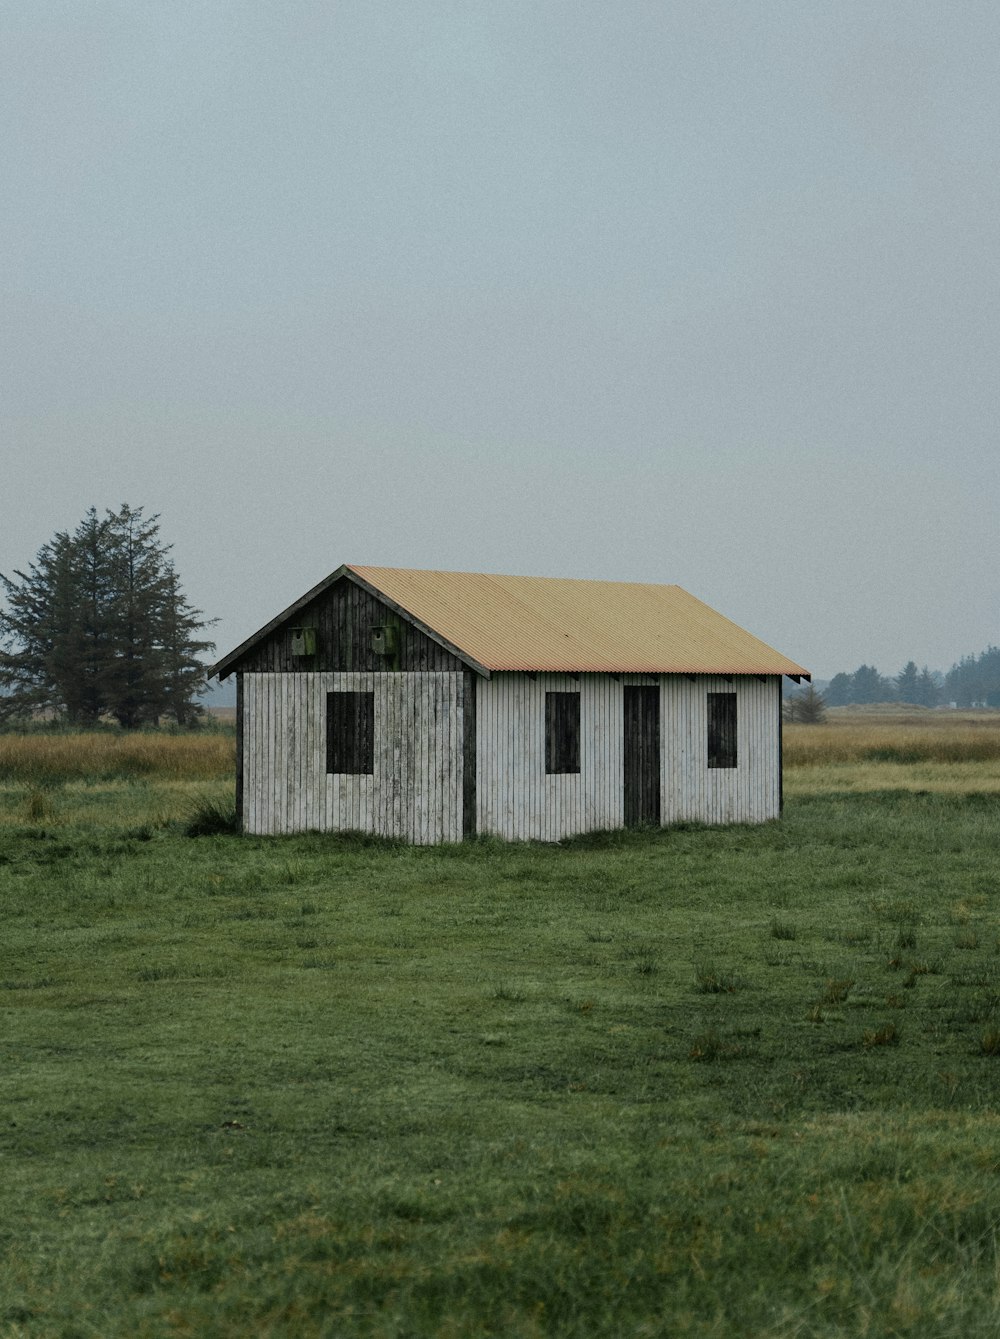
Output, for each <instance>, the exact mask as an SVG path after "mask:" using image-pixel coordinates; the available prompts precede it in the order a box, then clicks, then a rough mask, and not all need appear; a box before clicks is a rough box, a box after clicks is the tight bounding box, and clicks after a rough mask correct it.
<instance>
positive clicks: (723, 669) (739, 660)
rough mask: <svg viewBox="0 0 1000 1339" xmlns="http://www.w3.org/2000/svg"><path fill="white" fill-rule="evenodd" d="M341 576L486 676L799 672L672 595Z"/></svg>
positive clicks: (578, 585)
mask: <svg viewBox="0 0 1000 1339" xmlns="http://www.w3.org/2000/svg"><path fill="white" fill-rule="evenodd" d="M347 571H349V572H351V573H353V574H354V575H355V576H357V577H358V578H359V579H360V580H361V581H362V582H363V583H365V585H367V586H369V587H370V588H371V589H373V590H374V591H375V592H376V593H379V594H382V595H383V596H385V597H386V598H387V599H389V600H390V601H392V603H393V604H395V605H397V606H399V608H400V609H402V610H404V611H405V612H406V613H408V614H410V615H411V616H412V617H413V618H415V619H417V620H418V621H419V622H420V623H422V624H424V625H425V627H427V628H428V629H429V630H430V631H431V632H432V633H436V634H437V635H438V637H439V638H442V639H444V640H445V641H446V642H449V643H450V644H451V645H452V646H454V647H455V648H457V649H458V650H459V651H461V652H463V653H464V654H465V655H466V656H468V657H469V658H470V659H471V660H474V661H475V662H476V663H477V664H479V665H480V666H482V667H483V668H484V669H487V670H523V671H539V672H542V671H551V672H568V673H589V672H598V673H599V672H605V673H608V672H610V673H619V674H622V673H634V674H673V673H681V674H792V675H802V676H807V675H808V673H809V671H808V670H806V669H803V668H802V666H801V665H797V664H795V662H794V661H792V660H789V659H788V658H787V657H786V656H783V655H781V654H780V653H779V652H778V651H775V650H774V649H773V647H770V646H768V645H767V644H766V643H765V642H762V641H760V640H759V639H758V638H757V637H754V636H752V635H751V634H750V633H749V632H746V631H744V629H743V628H740V627H738V626H737V625H736V624H735V623H732V622H730V620H729V619H728V618H724V617H723V616H722V614H718V613H716V612H715V610H714V609H710V608H709V607H708V605H706V604H702V602H701V601H700V600H697V599H695V597H694V596H693V595H689V594H688V592H687V591H686V590H682V589H681V587H680V586H659V585H646V584H642V583H637V582H627V581H582V580H576V579H563V578H555V577H519V576H495V575H488V574H485V573H479V572H431V571H416V570H413V569H409V568H399V567H355V566H349V567H348V568H347Z"/></svg>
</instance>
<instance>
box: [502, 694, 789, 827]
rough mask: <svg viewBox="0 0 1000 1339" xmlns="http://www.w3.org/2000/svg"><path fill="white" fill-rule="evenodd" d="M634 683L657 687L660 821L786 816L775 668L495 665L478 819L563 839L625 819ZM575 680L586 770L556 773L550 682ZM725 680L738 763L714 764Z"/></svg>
mask: <svg viewBox="0 0 1000 1339" xmlns="http://www.w3.org/2000/svg"><path fill="white" fill-rule="evenodd" d="M626 684H645V685H656V686H658V688H659V708H660V821H661V822H662V823H664V824H667V823H672V822H678V821H681V820H688V821H692V820H696V821H700V822H703V823H760V822H764V821H766V820H767V819H770V818H776V817H777V816H778V813H779V811H780V806H781V757H780V680H779V678H778V677H777V676H767V677H765V678H763V679H760V678H757V677H749V676H733V677H732V678H729V677H716V676H708V675H697V676H693V677H689V676H687V675H680V674H672V675H661V676H651V675H621V676H618V677H615V676H612V675H604V674H581V675H579V676H573V675H563V674H538V675H534V676H532V675H527V674H514V673H496V674H494V675H492V677H491V678H490V679H488V680H484V679H480V680H479V681H478V684H477V706H476V713H477V741H478V746H477V766H476V804H477V807H476V825H477V830H478V831H479V832H481V833H491V834H495V835H496V836H500V837H504V838H506V839H508V840H529V839H534V840H538V841H559V840H560V839H561V838H563V837H567V836H570V835H572V834H574V833H578V832H587V831H590V830H593V829H595V828H619V827H622V826H623V825H624V822H625V812H624V787H623V768H624V752H623V740H624V724H625V723H624V710H623V698H624V694H623V687H624V686H625V685H626ZM577 691H578V692H579V693H580V771H579V773H571V774H559V775H546V772H545V694H546V693H547V692H577ZM716 692H718V693H735V694H736V699H737V759H738V762H737V766H736V767H734V768H710V767H709V766H708V756H707V737H708V694H709V693H716Z"/></svg>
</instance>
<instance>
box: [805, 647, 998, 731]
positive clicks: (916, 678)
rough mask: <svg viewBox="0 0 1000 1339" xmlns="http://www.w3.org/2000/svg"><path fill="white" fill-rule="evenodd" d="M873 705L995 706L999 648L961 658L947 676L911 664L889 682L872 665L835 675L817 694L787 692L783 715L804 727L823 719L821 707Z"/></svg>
mask: <svg viewBox="0 0 1000 1339" xmlns="http://www.w3.org/2000/svg"><path fill="white" fill-rule="evenodd" d="M876 702H894V703H898V704H900V705H904V706H914V707H937V706H940V705H942V704H944V703H952V702H954V704H955V705H956V707H962V708H970V707H1000V647H996V646H990V647H988V648H987V649H986V650H985V651H981V652H980V653H979V654H978V655H970V656H966V657H965V658H964V659H963V660H960V661H959V662H958V664H957V665H953V666H952V667H951V669H950V670H949V671H948V673H947V674H941V673H940V672H939V671H937V670H930V669H928V668H927V666H926V665H925V666H924V667H923V669H918V668H917V666H916V663H915V662H914V661H912V660H911V661H909V662H908V663H907V664H906V665H904V666H903V668H902V669H901V670H900V672H899V673H898V674H897V675H895V676H893V677H892V678H888V677H886V676H885V675H883V674H880V673H879V671H878V670H877V669H876V667H875V666H874V665H859V666H858V668H857V669H856V670H855V671H854V673H853V674H847V673H841V674H835V675H834V677H833V678H832V679H831V680H830V682H829V683H828V684H827V685H826V687H825V688H824V690H823V692H822V693H818V692H816V690H815V689H814V687H813V686H812V685H810V686H809V687H808V688H807V689H802V690H800V691H799V692H796V693H789V694H788V697H787V701H786V711H785V715H786V719H789V720H798V721H806V722H807V721H814V720H818V719H822V715H821V713H822V710H823V708H824V707H848V706H864V705H866V704H870V703H876Z"/></svg>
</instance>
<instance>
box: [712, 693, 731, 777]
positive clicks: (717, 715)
mask: <svg viewBox="0 0 1000 1339" xmlns="http://www.w3.org/2000/svg"><path fill="white" fill-rule="evenodd" d="M708 765H709V767H735V766H736V694H735V693H709V695H708Z"/></svg>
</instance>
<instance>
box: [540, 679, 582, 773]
mask: <svg viewBox="0 0 1000 1339" xmlns="http://www.w3.org/2000/svg"><path fill="white" fill-rule="evenodd" d="M579 770H580V694H579V693H546V694H545V771H546V773H547V774H548V775H549V776H552V775H553V774H557V773H566V772H579Z"/></svg>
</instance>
